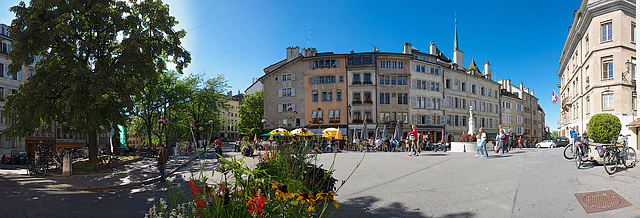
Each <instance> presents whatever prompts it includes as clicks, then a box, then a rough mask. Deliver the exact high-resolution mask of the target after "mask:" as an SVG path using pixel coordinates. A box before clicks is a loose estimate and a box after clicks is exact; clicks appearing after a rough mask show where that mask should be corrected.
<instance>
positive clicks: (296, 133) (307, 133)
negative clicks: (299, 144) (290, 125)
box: [289, 128, 314, 136]
mask: <svg viewBox="0 0 640 218" xmlns="http://www.w3.org/2000/svg"><path fill="white" fill-rule="evenodd" d="M289 135H292V136H313V135H314V134H313V132H311V131H309V130H308V129H303V128H298V129H294V130H292V131H291V132H289Z"/></svg>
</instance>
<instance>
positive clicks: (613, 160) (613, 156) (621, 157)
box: [603, 135, 637, 175]
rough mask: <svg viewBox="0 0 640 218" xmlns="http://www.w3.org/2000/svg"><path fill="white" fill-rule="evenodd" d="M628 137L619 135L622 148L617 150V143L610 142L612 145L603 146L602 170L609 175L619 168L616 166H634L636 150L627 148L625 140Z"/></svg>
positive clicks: (614, 141) (615, 141)
mask: <svg viewBox="0 0 640 218" xmlns="http://www.w3.org/2000/svg"><path fill="white" fill-rule="evenodd" d="M629 136H630V135H619V136H618V137H619V138H622V148H618V145H617V144H618V141H617V140H613V141H611V144H612V145H606V146H604V150H603V152H604V157H603V165H604V170H605V171H607V173H608V174H609V175H611V174H613V173H615V172H616V171H617V169H618V168H619V166H618V165H620V164H622V165H624V166H625V167H626V168H632V167H634V166H635V165H636V161H637V159H636V150H635V149H633V148H632V147H628V146H627V138H628V137H629Z"/></svg>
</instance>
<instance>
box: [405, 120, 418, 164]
mask: <svg viewBox="0 0 640 218" xmlns="http://www.w3.org/2000/svg"><path fill="white" fill-rule="evenodd" d="M411 128H412V129H413V130H412V131H411V132H409V135H407V137H409V138H410V139H411V151H410V154H409V156H411V155H414V156H418V128H417V127H416V125H411ZM410 136H413V138H411V137H410Z"/></svg>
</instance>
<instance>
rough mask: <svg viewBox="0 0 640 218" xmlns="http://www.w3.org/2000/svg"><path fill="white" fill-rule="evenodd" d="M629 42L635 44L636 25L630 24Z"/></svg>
mask: <svg viewBox="0 0 640 218" xmlns="http://www.w3.org/2000/svg"><path fill="white" fill-rule="evenodd" d="M631 42H636V23H634V22H631Z"/></svg>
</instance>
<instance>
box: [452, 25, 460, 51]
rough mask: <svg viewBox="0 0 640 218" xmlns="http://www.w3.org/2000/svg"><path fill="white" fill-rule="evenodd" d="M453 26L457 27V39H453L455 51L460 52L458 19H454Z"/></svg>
mask: <svg viewBox="0 0 640 218" xmlns="http://www.w3.org/2000/svg"><path fill="white" fill-rule="evenodd" d="M453 24H454V25H455V34H456V38H455V39H453V50H454V51H459V50H460V47H458V19H454V23H453Z"/></svg>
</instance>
